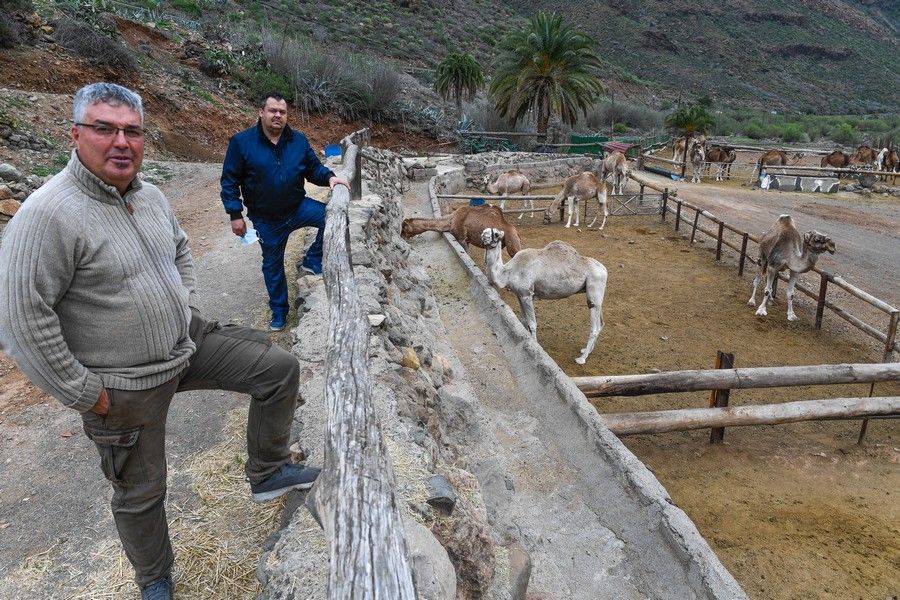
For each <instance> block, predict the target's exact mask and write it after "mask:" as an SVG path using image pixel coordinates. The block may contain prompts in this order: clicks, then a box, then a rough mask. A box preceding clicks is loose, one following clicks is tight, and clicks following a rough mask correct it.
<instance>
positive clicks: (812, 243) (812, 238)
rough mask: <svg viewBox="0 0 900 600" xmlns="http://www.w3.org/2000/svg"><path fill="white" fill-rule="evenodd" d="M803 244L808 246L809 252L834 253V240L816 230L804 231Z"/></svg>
mask: <svg viewBox="0 0 900 600" xmlns="http://www.w3.org/2000/svg"><path fill="white" fill-rule="evenodd" d="M803 245H804V246H806V247H807V248H809V251H810V252H815V253H816V254H821V253H822V252H828V253H829V254H834V241H833V240H832V239H831V238H830V237H828V236H827V235H825V234H824V233H819V232H818V231H807V232H806V233H804V234H803Z"/></svg>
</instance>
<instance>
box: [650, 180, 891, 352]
mask: <svg viewBox="0 0 900 600" xmlns="http://www.w3.org/2000/svg"><path fill="white" fill-rule="evenodd" d="M674 203H675V208H672V207H671V206H669V204H668V202H667V203H665V204H664V205H663V210H662V218H663V220H665V217H666V214H669V213H671V214H674V215H675V230H676V231H678V230H679V229H680V225H681V223H686V224H688V225H690V226H691V243H693V242H694V238H695V236H696V233H697V232H698V231H699V232H701V233H704V234H706V235H707V236H709V237H711V238H713V239H715V240H716V243H717V246H722V245H724V246H726V247H729V248H731V249H733V250H735V251H736V252H738V253H739V254H740V258H739V265H740V266H739V268H738V274H739V275H741V274H743V266H744V262H745V261H746V260H750V261H751V262H753V263H754V264H757V263H758V261H756V260H754V259H753V258H752V257H750V256H748V255H747V244H746V241H743V243H742V245H741V247H740V248H738V247H737V245H736V244H733V243H731V242H729V241H728V240H725V239H723V237H722V236H723V232H724V230H725V229H727V230H728V231H731V232H734V233H736V234H738V235H740V236H745V237H746V239H747V240H750V241H753V242H754V243H757V244H758V243H759V238H758V237H757V236H754V235H751V234H749V233H747V232H745V231H742V230H740V229H738V228H737V227H734V226H732V225H729V224H725V225H724V226H723V227H717V230H716V231H713V230H711V229H707V228H705V227H703V226H702V225H700V224H699V220H700V217H701V216H703V217H706V218H707V219H709V220H710V221H712V222H713V223H715V224H716V225H717V226H718V225H719V224H721V223H724V222H723V221H722V220H721V219H719V218H718V217H716V216H715V215H714V214H712V213H710V212H709V211H707V210H705V209H703V208H700V207H699V206H696V205H694V204H691V203H690V202H686V201H684V200H679V199H677V198H676V199H675V200H674ZM685 208H686V209H688V210H692V211H694V216H693V219H689V218H688V217H687V216H685V215H683V214H682V213H683V209H685ZM719 254H720V253H719ZM719 258H721V256H720V255H719V256H717V260H718V259H719ZM811 272H813V273H817V274H818V275H819V277H820V278H821V280H820V285H819V289H818V290H811V289H810V288H809V287H807V286H806V285H804V284H803V283H801V282H799V281H798V282H797V284H796V289H797V290H798V291H799V292H800V293H802V294H805V295H807V296H809V297H810V298H813V299H814V300H815V301H816V324H815V327H816V329H820V328H821V326H822V315H823V312H824V309H825V308H828V309H830V310H831V311H832V312H833V313H834V314H836V315H837V316H839V317H841V318H842V319H844V320H845V321H847V322H848V323H850V324H851V325H853V326H854V327H856V328H857V329H859V330H860V331H862V332H863V333H865V334H866V335H868V336H870V337H873V338H875V339H876V340H878V341H879V342H881V343H883V344H884V353H885V359H884V360H889V359H890V356H891V354H892V353H893V352H896V351H900V342H898V341H897V325H896V323H897V321H898V318H900V309H897V308H896V307H894V306H892V305H890V304H888V303H887V302H884V301H883V300H881V299H879V298H876V297H875V296H873V295H871V294H869V293H868V292H866V291H865V290H862V289H860V288H858V287H856V286H854V285H852V284H850V283H849V282H847V281H846V280H845V279H844V278H843V277H839V276H835V275H832V274H831V273H829V272H828V271H825V270H824V269H820V268H818V267H813V268H812V269H811ZM778 279H780V280H781V281H787V279H788V278H787V276H786V275H784V274H781V273H779V274H778ZM829 283H832V284H834V285H836V286H837V287H839V288H841V289H842V290H844V291H845V292H847V293H848V294H850V295H851V296H853V297H855V298H857V299H859V300H862V301H863V302H865V303H866V304H868V305H869V306H872V307H874V308H876V309H878V310H879V311H881V312H884V313H886V314H888V315H889V322H888V326H887V331H886V332H882V331H879V330H878V329H877V328H875V327H873V326H872V325H870V324H869V323H866V322H865V321H863V320H862V319H860V318H859V317H857V316H856V315H853V314H851V313H850V312H848V311H847V310H846V309H844V308H841V307H839V306H837V305H835V304H834V303H833V302H831V301H829V300H827V298H826V292H827V286H828V284H829Z"/></svg>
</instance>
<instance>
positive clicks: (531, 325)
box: [519, 294, 537, 339]
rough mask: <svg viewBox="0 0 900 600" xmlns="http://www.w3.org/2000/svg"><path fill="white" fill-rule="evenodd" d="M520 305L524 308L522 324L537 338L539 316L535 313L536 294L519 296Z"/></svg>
mask: <svg viewBox="0 0 900 600" xmlns="http://www.w3.org/2000/svg"><path fill="white" fill-rule="evenodd" d="M519 306H520V307H521V308H522V324H523V325H525V329H527V330H528V332H529V333H530V334H531V337H533V338H534V339H537V317H536V316H535V314H534V295H533V294H531V295H528V296H519Z"/></svg>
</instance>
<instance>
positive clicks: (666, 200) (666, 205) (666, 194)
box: [662, 188, 669, 222]
mask: <svg viewBox="0 0 900 600" xmlns="http://www.w3.org/2000/svg"><path fill="white" fill-rule="evenodd" d="M667 212H669V188H665V189H664V190H663V195H662V221H663V222H665V220H666V213H667Z"/></svg>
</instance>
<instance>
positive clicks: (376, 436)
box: [309, 130, 416, 600]
mask: <svg viewBox="0 0 900 600" xmlns="http://www.w3.org/2000/svg"><path fill="white" fill-rule="evenodd" d="M367 141H368V130H360V131H357V132H355V133H353V134H351V135H350V136H348V137H346V138H344V140H342V142H341V146H342V149H343V167H344V169H343V171H342V173H343V175H344V177H345V178H346V179H347V181H349V182H350V184H351V185H350V190H347V189H346V188H345V187H343V186H337V187H335V188H334V192H333V194H332V197H331V201H330V202H329V203H328V208H327V218H326V223H325V236H324V243H325V260H324V263H323V267H324V268H323V273H324V276H325V290H326V292H327V294H328V301H329V329H328V350H327V354H326V359H325V370H326V384H325V401H326V405H327V410H328V422H327V427H326V433H325V465H324V469H323V470H322V474H321V475H320V476H319V479H318V481H317V482H316V485H315V487H314V490H313V493H312V494H311V496H310V499H309V501H311V502H312V504H313V505H314V508H315V510H316V512H317V515H318V519H319V522H320V523H321V524H322V526H323V528H324V529H325V533H326V537H327V538H328V550H329V561H328V583H327V589H326V593H325V595H326V597H328V598H339V599H347V600H349V599H351V598H352V599H353V600H359V599H372V600H374V599H376V598H398V599H403V600H413V599H414V598H415V597H416V594H415V590H414V587H413V581H412V570H411V567H410V563H409V558H408V555H407V548H406V541H405V538H404V531H403V522H402V520H401V516H400V511H399V509H398V506H397V499H396V497H395V495H394V487H395V480H394V473H393V469H392V467H391V463H390V460H389V459H388V455H387V449H386V447H385V444H384V440H383V439H382V437H381V427H380V424H379V421H378V416H377V415H376V413H375V408H374V404H373V400H372V386H371V381H370V377H369V369H368V348H369V322H368V320H367V319H366V318H365V317H364V316H363V314H362V310H361V308H360V300H359V294H358V292H357V285H356V279H355V277H354V275H353V268H352V266H351V264H350V247H349V245H350V244H349V229H348V223H349V219H348V206H349V204H350V200H351V196H352V197H353V199H358V198H359V197H360V195H361V189H362V182H361V179H362V172H361V170H360V163H359V158H360V152H359V150H360V149H359V144H365V143H367Z"/></svg>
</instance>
